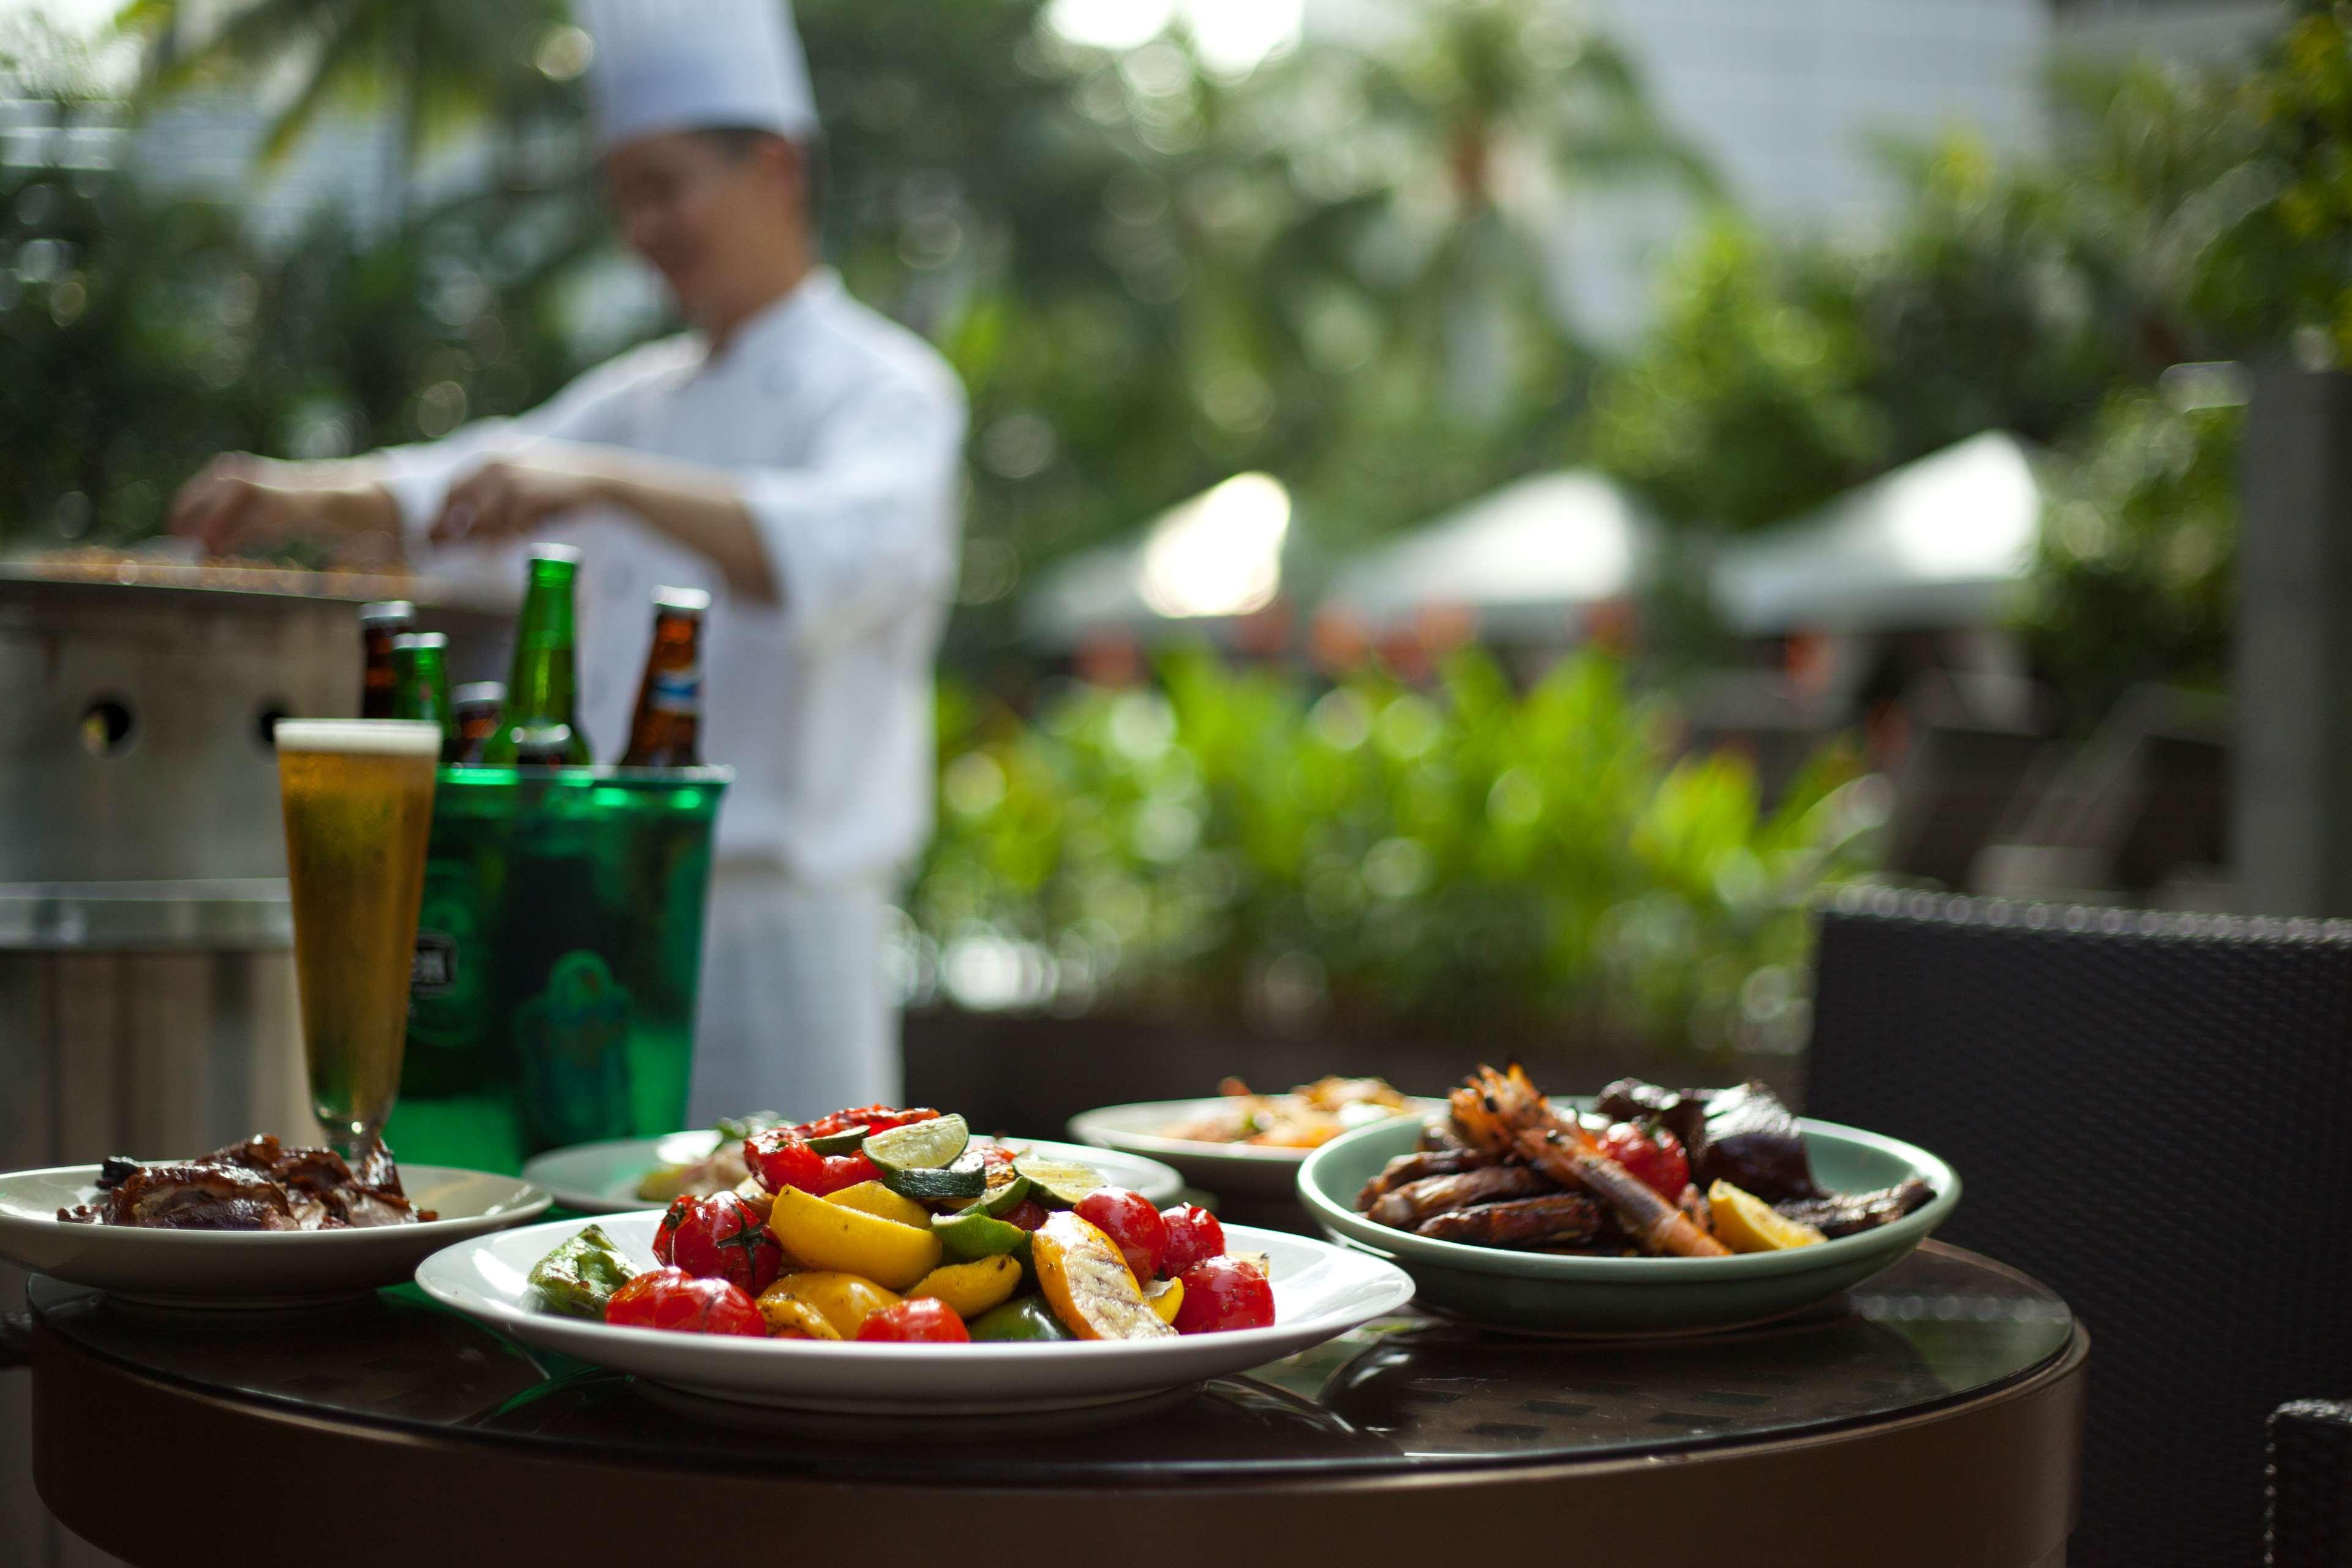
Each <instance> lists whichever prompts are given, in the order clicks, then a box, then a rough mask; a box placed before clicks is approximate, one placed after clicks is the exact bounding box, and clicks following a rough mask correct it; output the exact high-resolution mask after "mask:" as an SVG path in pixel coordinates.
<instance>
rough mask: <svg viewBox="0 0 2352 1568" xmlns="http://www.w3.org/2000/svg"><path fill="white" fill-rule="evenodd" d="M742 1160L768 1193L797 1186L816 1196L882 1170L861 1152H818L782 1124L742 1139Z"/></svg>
mask: <svg viewBox="0 0 2352 1568" xmlns="http://www.w3.org/2000/svg"><path fill="white" fill-rule="evenodd" d="M818 1136H819V1137H823V1136H824V1134H823V1133H819V1134H818ZM743 1163H745V1164H746V1165H749V1166H751V1174H752V1175H753V1176H754V1177H756V1178H757V1179H758V1181H759V1184H761V1186H763V1187H765V1188H767V1189H768V1190H769V1191H770V1192H772V1193H778V1192H782V1191H783V1190H784V1189H785V1188H786V1187H798V1188H799V1189H800V1190H801V1191H803V1192H804V1193H808V1194H813V1195H814V1196H816V1197H820V1198H821V1197H823V1196H824V1194H827V1193H837V1192H839V1191H841V1189H842V1188H844V1187H854V1186H856V1184H858V1183H860V1182H871V1181H874V1180H876V1179H877V1178H878V1177H879V1176H880V1175H881V1174H882V1173H881V1172H880V1171H879V1170H878V1169H877V1168H876V1166H875V1163H874V1162H873V1161H871V1160H869V1159H867V1158H866V1156H865V1155H864V1154H860V1153H849V1154H820V1153H818V1152H816V1151H815V1150H814V1149H812V1148H810V1147H809V1144H808V1140H807V1139H805V1138H803V1137H802V1136H801V1135H800V1134H799V1133H797V1132H793V1131H790V1130H788V1129H785V1128H782V1127H771V1128H770V1129H768V1130H767V1131H765V1132H754V1133H752V1134H751V1136H750V1137H749V1138H746V1139H744V1140H743Z"/></svg>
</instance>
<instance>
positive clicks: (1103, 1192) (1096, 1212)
mask: <svg viewBox="0 0 2352 1568" xmlns="http://www.w3.org/2000/svg"><path fill="white" fill-rule="evenodd" d="M1077 1214H1078V1217H1079V1218H1080V1219H1082V1220H1085V1221H1086V1222H1087V1224H1088V1225H1091V1226H1094V1227H1095V1228H1096V1229H1097V1230H1098V1231H1101V1232H1102V1233H1103V1234H1104V1235H1105V1236H1107V1237H1110V1238H1111V1241H1112V1242H1113V1243H1114V1244H1115V1245H1116V1246H1117V1247H1118V1249H1119V1251H1120V1252H1121V1253H1122V1254H1123V1255H1124V1256H1125V1257H1126V1258H1127V1267H1128V1268H1129V1271H1130V1272H1132V1273H1133V1274H1134V1276H1135V1278H1136V1282H1137V1283H1138V1284H1142V1283H1145V1282H1147V1281H1150V1280H1152V1279H1158V1278H1159V1277H1160V1254H1161V1253H1162V1252H1164V1251H1166V1250H1167V1247H1168V1222H1167V1221H1166V1220H1164V1219H1162V1218H1160V1211H1159V1210H1158V1209H1156V1208H1153V1207H1152V1206H1151V1200H1150V1198H1147V1197H1145V1196H1144V1195H1143V1194H1141V1193H1139V1192H1133V1191H1130V1190H1129V1189H1128V1188H1126V1187H1097V1188H1096V1189H1095V1190H1094V1191H1093V1192H1090V1193H1088V1194H1087V1195H1086V1196H1085V1197H1083V1198H1080V1199H1079V1200H1078V1203H1077Z"/></svg>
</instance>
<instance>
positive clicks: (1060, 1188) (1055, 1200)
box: [1013, 1154, 1103, 1208]
mask: <svg viewBox="0 0 2352 1568" xmlns="http://www.w3.org/2000/svg"><path fill="white" fill-rule="evenodd" d="M1013 1169H1014V1170H1015V1171H1018V1172H1019V1173H1021V1174H1023V1175H1024V1176H1026V1177H1028V1178H1029V1195H1030V1196H1031V1197H1033V1198H1035V1199H1037V1200H1038V1201H1039V1202H1041V1203H1046V1204H1059V1205H1061V1206H1062V1207H1064V1208H1068V1207H1070V1206H1071V1205H1074V1204H1076V1202H1077V1201H1078V1200H1079V1199H1080V1198H1083V1197H1085V1196H1086V1195H1087V1194H1088V1193H1090V1192H1093V1191H1094V1190H1095V1189H1096V1188H1097V1187H1099V1186H1101V1185H1102V1184H1103V1179H1102V1173H1100V1172H1099V1171H1097V1170H1096V1169H1095V1168H1094V1167H1093V1166H1092V1165H1081V1164H1079V1163H1077V1162H1076V1161H1075V1160H1055V1159H1051V1158H1049V1157H1047V1156H1045V1155H1044V1154H1024V1155H1022V1156H1021V1158H1019V1159H1017V1160H1015V1161H1013Z"/></svg>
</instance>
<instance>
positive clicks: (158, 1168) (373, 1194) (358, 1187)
mask: <svg viewBox="0 0 2352 1568" xmlns="http://www.w3.org/2000/svg"><path fill="white" fill-rule="evenodd" d="M98 1185H99V1188H100V1191H101V1192H103V1193H105V1194H106V1198H105V1200H104V1201H103V1202H101V1203H96V1204H85V1205H78V1206H76V1207H72V1208H61V1209H59V1210H58V1218H59V1219H61V1220H66V1221H68V1222H71V1223H75V1224H82V1225H135V1226H152V1227H158V1228H163V1229H171V1230H341V1229H342V1228H344V1227H346V1226H378V1225H406V1224H411V1223H413V1222H415V1221H416V1220H420V1219H432V1218H435V1217H436V1215H434V1214H433V1212H432V1211H431V1210H420V1209H418V1208H416V1207H415V1205H413V1204H411V1203H410V1202H409V1201H408V1198H407V1196H406V1194H404V1193H403V1192H402V1191H401V1187H400V1173H399V1170H398V1168H397V1167H396V1166H394V1164H393V1163H392V1156H391V1154H390V1152H388V1151H387V1150H385V1148H384V1147H383V1144H382V1143H381V1142H377V1143H375V1144H373V1145H372V1146H371V1147H370V1148H369V1149H368V1150H367V1151H366V1152H363V1153H362V1156H361V1159H360V1171H359V1173H357V1174H354V1173H353V1172H352V1168H351V1167H350V1166H349V1165H347V1164H346V1163H344V1162H343V1158H342V1156H341V1155H340V1154H338V1153H336V1152H334V1151H333V1150H331V1149H299V1148H298V1149H289V1148H288V1147H286V1145H285V1144H284V1143H282V1142H279V1141H278V1139H276V1138H272V1137H268V1136H267V1135H263V1136H259V1137H254V1138H247V1139H246V1140H245V1141H244V1142H238V1143H232V1144H230V1145H228V1146H227V1147H226V1148H225V1149H216V1150H215V1151H214V1152H211V1153H209V1154H207V1155H205V1157H204V1158H202V1159H200V1160H190V1161H186V1162H175V1163H161V1164H152V1165H143V1164H141V1163H139V1162H138V1161H136V1160H133V1159H131V1158H130V1157H128V1156H127V1155H121V1154H117V1155H114V1156H111V1157H110V1158H109V1159H108V1160H107V1161H106V1162H105V1163H103V1164H102V1165H100V1168H99V1177H98Z"/></svg>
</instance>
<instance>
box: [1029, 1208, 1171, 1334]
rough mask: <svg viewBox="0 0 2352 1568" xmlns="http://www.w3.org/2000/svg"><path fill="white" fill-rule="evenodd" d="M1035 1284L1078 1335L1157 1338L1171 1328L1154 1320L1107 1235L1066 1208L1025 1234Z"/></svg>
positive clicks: (1148, 1305)
mask: <svg viewBox="0 0 2352 1568" xmlns="http://www.w3.org/2000/svg"><path fill="white" fill-rule="evenodd" d="M1029 1256H1030V1262H1031V1263H1032V1264H1033V1265H1034V1267H1035V1268H1036V1270H1037V1284H1038V1287H1039V1288H1040V1289H1043V1290H1044V1291H1045V1301H1046V1304H1047V1305H1048V1306H1050V1307H1052V1308H1053V1309H1054V1315H1055V1317H1057V1318H1059V1319H1061V1320H1062V1326H1063V1327H1065V1328H1066V1329H1068V1330H1069V1331H1070V1332H1072V1333H1073V1334H1076V1336H1077V1337H1078V1338H1080V1339H1082V1340H1159V1339H1168V1338H1171V1337H1172V1336H1173V1335H1174V1334H1175V1332H1176V1331H1175V1330H1174V1329H1171V1328H1170V1327H1169V1326H1168V1325H1167V1324H1166V1323H1163V1322H1161V1321H1160V1314H1159V1313H1158V1312H1156V1311H1154V1310H1152V1307H1151V1303H1150V1301H1148V1300H1144V1296H1143V1291H1142V1290H1141V1289H1140V1288H1139V1287H1138V1286H1137V1284H1136V1283H1135V1275H1134V1274H1133V1272H1131V1271H1130V1270H1129V1268H1128V1267H1127V1259H1126V1258H1124V1257H1122V1256H1121V1255H1120V1253H1119V1250H1118V1247H1117V1245H1115V1244H1114V1243H1113V1242H1112V1241H1111V1238H1110V1237H1107V1236H1105V1235H1104V1234H1103V1233H1102V1232H1101V1231H1099V1230H1097V1229H1096V1228H1095V1227H1094V1226H1091V1225H1088V1224H1087V1222H1086V1221H1085V1220H1082V1219H1080V1218H1079V1217H1078V1216H1077V1215H1075V1214H1073V1213H1071V1212H1070V1211H1069V1210H1067V1209H1064V1210H1061V1211H1060V1212H1058V1213H1056V1214H1055V1215H1051V1216H1049V1217H1048V1218H1047V1219H1046V1221H1045V1225H1044V1226H1040V1227H1039V1228H1038V1230H1037V1231H1036V1233H1035V1234H1034V1235H1033V1236H1032V1237H1030V1238H1029Z"/></svg>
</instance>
